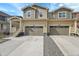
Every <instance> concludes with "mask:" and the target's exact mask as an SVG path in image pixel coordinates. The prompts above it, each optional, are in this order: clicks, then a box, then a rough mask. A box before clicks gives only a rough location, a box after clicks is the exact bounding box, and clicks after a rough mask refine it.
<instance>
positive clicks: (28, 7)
mask: <svg viewBox="0 0 79 59" xmlns="http://www.w3.org/2000/svg"><path fill="white" fill-rule="evenodd" d="M26 9H33V10H36V9H35V8H33V7H30V6H27V7H24V8H22V10H23V11H24V10H26Z"/></svg>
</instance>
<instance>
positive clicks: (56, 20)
mask: <svg viewBox="0 0 79 59" xmlns="http://www.w3.org/2000/svg"><path fill="white" fill-rule="evenodd" d="M22 11H23V19H22V18H18V17H12V18H10V33H15V32H16V33H17V34H18V33H20V32H24V33H25V35H44V34H49V35H70V34H71V33H75V34H76V33H78V29H79V28H78V24H79V20H78V16H79V14H78V13H74V12H73V10H72V9H70V8H67V7H60V8H58V9H57V10H55V11H52V12H49V9H48V8H45V7H41V6H38V5H32V6H27V7H24V8H22Z"/></svg>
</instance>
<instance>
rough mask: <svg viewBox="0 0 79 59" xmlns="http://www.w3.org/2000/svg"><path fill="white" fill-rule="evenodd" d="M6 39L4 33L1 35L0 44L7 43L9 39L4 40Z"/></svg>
mask: <svg viewBox="0 0 79 59" xmlns="http://www.w3.org/2000/svg"><path fill="white" fill-rule="evenodd" d="M4 37H5V35H4V34H3V33H0V43H3V42H6V41H8V40H9V39H3V38H4Z"/></svg>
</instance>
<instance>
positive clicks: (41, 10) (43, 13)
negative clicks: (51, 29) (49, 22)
mask: <svg viewBox="0 0 79 59" xmlns="http://www.w3.org/2000/svg"><path fill="white" fill-rule="evenodd" d="M37 10H38V12H39V13H40V12H41V13H42V15H43V16H42V17H40V14H39V13H38V19H47V10H45V9H41V8H38V9H37Z"/></svg>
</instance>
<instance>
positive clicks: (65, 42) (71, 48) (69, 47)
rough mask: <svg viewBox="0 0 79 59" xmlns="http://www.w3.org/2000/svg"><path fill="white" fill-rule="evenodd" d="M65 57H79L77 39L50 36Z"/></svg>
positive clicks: (78, 41)
mask: <svg viewBox="0 0 79 59" xmlns="http://www.w3.org/2000/svg"><path fill="white" fill-rule="evenodd" d="M50 37H51V38H52V40H54V42H55V43H56V44H57V46H58V47H59V48H60V50H61V51H62V52H63V54H64V55H66V56H79V37H72V36H50Z"/></svg>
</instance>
